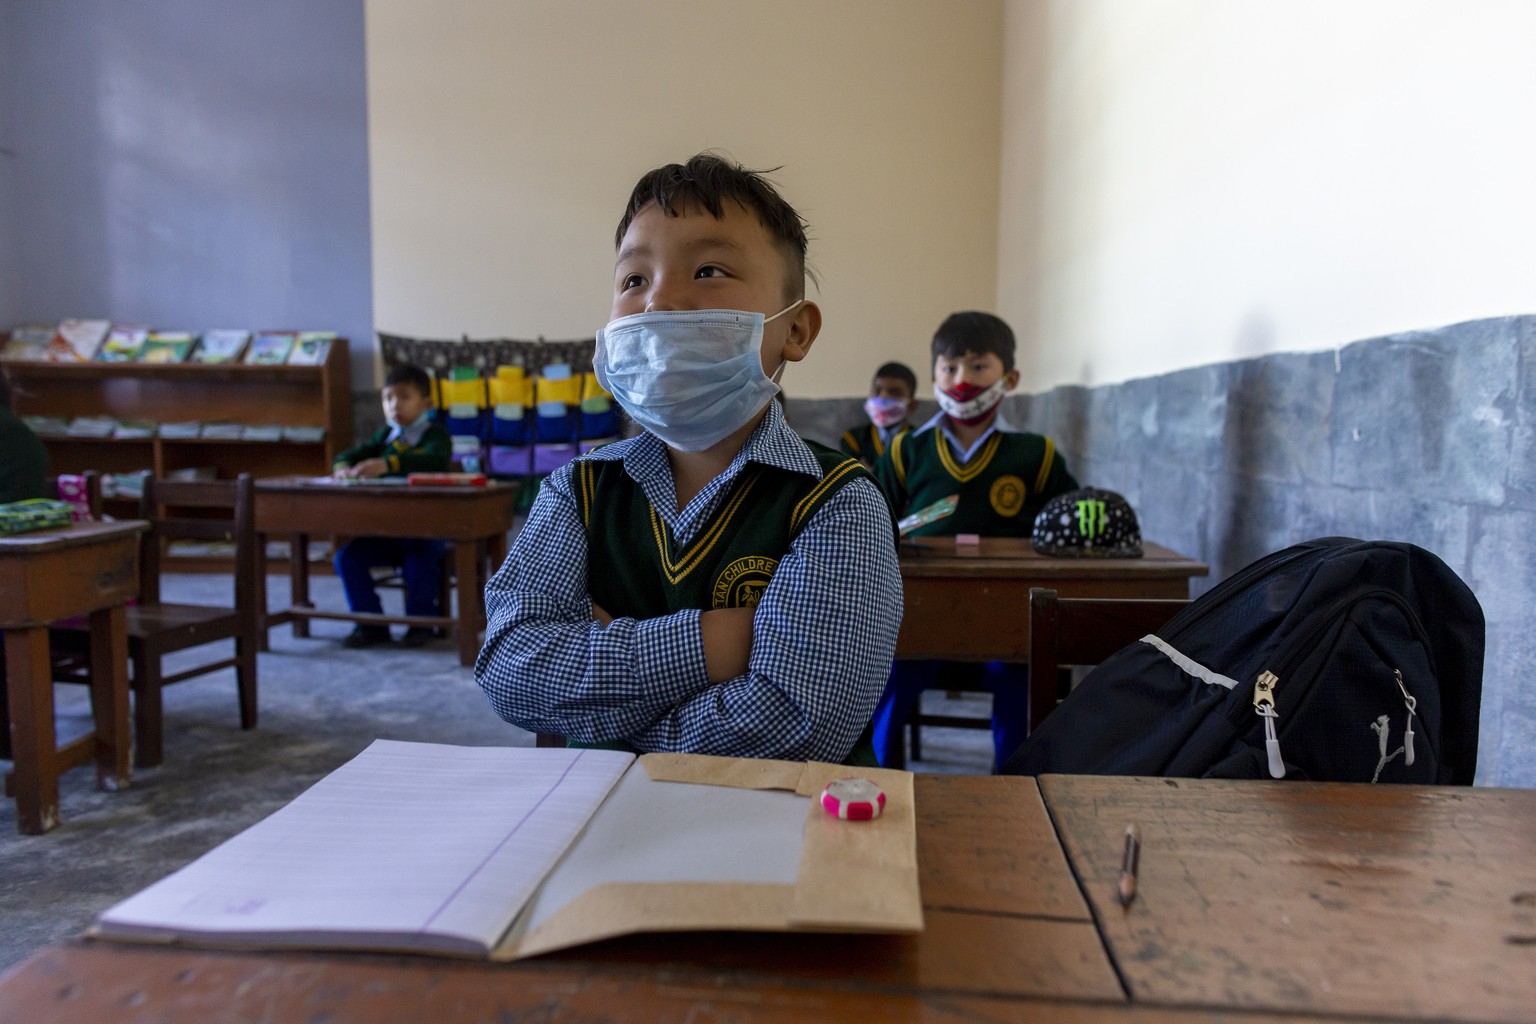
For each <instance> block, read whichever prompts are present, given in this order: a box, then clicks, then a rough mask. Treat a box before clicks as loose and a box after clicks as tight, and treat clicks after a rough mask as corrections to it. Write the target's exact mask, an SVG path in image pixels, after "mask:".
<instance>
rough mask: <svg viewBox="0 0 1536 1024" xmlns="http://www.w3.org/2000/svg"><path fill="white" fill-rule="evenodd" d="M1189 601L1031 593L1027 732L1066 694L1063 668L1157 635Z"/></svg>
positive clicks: (1038, 590) (1042, 589) (1094, 662)
mask: <svg viewBox="0 0 1536 1024" xmlns="http://www.w3.org/2000/svg"><path fill="white" fill-rule="evenodd" d="M1187 604H1189V602H1188V601H1178V600H1151V599H1132V598H1086V597H1057V596H1056V591H1054V590H1049V589H1047V588H1045V587H1031V588H1030V591H1029V729H1030V732H1033V731H1034V730H1035V729H1037V728H1039V726H1040V723H1041V722H1043V721H1044V720H1045V716H1046V715H1048V714H1050V713H1051V711H1053V710H1054V709H1055V707H1056V703H1057V701H1058V700H1059V699H1060V698H1061V697H1062V696H1063V692H1062V686H1061V679H1060V670H1061V669H1062V668H1063V667H1065V666H1069V665H1097V664H1098V663H1099V662H1101V661H1103V660H1104V659H1105V658H1107V657H1109V656H1110V655H1111V654H1114V653H1115V652H1116V651H1118V650H1120V649H1121V648H1122V647H1126V646H1128V645H1130V644H1133V643H1135V642H1136V641H1138V640H1140V639H1141V638H1142V637H1144V636H1146V635H1147V634H1148V633H1156V632H1157V631H1158V630H1159V629H1161V628H1162V627H1163V626H1164V625H1165V624H1167V622H1168V620H1169V619H1171V618H1173V617H1174V615H1176V614H1177V613H1178V612H1179V611H1180V610H1181V609H1182V608H1184V606H1186V605H1187Z"/></svg>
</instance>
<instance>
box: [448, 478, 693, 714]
mask: <svg viewBox="0 0 1536 1024" xmlns="http://www.w3.org/2000/svg"><path fill="white" fill-rule="evenodd" d="M573 466H574V464H567V465H566V466H563V467H561V468H560V469H559V470H558V471H556V472H555V473H553V474H551V475H550V476H549V477H547V478H546V479H545V480H544V482H543V484H542V485H541V487H540V488H539V497H538V500H537V501H535V502H534V506H533V509H532V511H531V512H530V513H529V515H528V521H527V523H526V524H524V526H523V528H522V530H521V532H519V533H518V535H517V539H516V540H515V541H514V542H513V545H512V550H511V553H510V554H509V555H508V557H507V560H506V562H505V563H503V565H502V567H501V568H500V570H498V571H497V572H496V574H495V575H494V576H493V577H492V578H491V580H490V582H489V583H488V584H487V585H486V588H485V610H486V620H487V623H486V632H485V644H484V646H482V647H481V649H480V655H479V657H478V658H476V660H475V681H476V682H477V683H478V684H479V685H480V688H481V689H482V690H484V691H485V695H486V697H487V698H488V699H489V700H490V703H491V707H492V708H494V709H495V711H496V713H497V714H498V715H500V716H501V717H502V718H504V719H505V720H507V721H508V722H511V723H512V724H514V725H517V726H521V727H522V728H524V729H527V730H529V731H530V732H547V733H556V734H558V735H561V736H568V737H570V738H572V739H575V740H578V741H580V742H584V743H603V742H608V741H611V740H617V739H624V738H627V737H630V736H633V735H635V734H637V733H639V732H641V731H642V730H644V729H646V728H647V727H649V726H650V725H651V724H652V723H654V722H655V721H656V720H657V719H658V718H660V717H661V716H662V715H664V714H665V713H667V712H668V711H670V710H671V709H673V708H675V707H676V706H678V705H679V704H682V703H683V702H685V701H687V700H689V699H691V698H693V697H695V696H697V695H698V694H699V693H702V692H703V691H704V690H705V689H707V688H708V686H709V676H708V673H707V672H706V669H705V664H704V644H703V640H702V638H701V637H700V634H699V613H698V612H697V611H682V612H678V613H676V614H673V615H667V616H663V617H661V618H655V619H646V620H636V619H617V620H615V621H614V622H613V623H612V624H611V625H609V626H606V627H604V626H602V625H600V624H599V623H597V622H596V621H594V620H593V618H592V598H591V595H590V594H589V593H588V591H587V535H586V530H585V529H583V527H582V525H581V519H580V516H579V514H578V511H577V508H576V502H575V500H574V499H573V497H572V495H571V473H572V468H573Z"/></svg>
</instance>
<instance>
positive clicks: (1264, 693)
mask: <svg viewBox="0 0 1536 1024" xmlns="http://www.w3.org/2000/svg"><path fill="white" fill-rule="evenodd" d="M1279 685H1280V677H1279V676H1277V675H1275V674H1274V673H1273V672H1271V671H1269V670H1268V669H1265V670H1264V671H1263V672H1260V673H1259V678H1258V679H1256V680H1254V683H1253V710H1254V712H1255V713H1256V714H1258V716H1259V717H1260V718H1262V719H1264V751H1265V753H1267V754H1268V755H1269V774H1270V775H1271V776H1272V777H1273V778H1276V779H1283V778H1285V759H1284V758H1282V757H1281V756H1280V737H1279V735H1278V734H1277V733H1276V732H1275V721H1276V720H1277V719H1279V717H1280V713H1279V712H1278V711H1276V710H1275V687H1277V686H1279Z"/></svg>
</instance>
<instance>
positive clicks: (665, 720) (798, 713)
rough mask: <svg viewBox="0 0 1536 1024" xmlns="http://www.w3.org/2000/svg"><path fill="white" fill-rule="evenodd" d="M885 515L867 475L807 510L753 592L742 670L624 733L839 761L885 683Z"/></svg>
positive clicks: (897, 598)
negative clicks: (759, 590)
mask: <svg viewBox="0 0 1536 1024" xmlns="http://www.w3.org/2000/svg"><path fill="white" fill-rule="evenodd" d="M901 612H902V591H901V573H900V569H899V567H898V565H897V560H896V547H895V545H894V544H893V543H892V540H891V514H890V510H889V509H888V508H887V506H886V504H885V499H884V498H883V497H882V495H881V493H880V490H879V488H878V487H876V486H875V485H874V484H873V483H872V482H871V481H869V480H868V479H867V478H860V479H856V480H853V481H850V482H849V483H848V484H847V485H846V486H844V487H843V488H842V489H841V490H839V491H838V492H837V494H835V495H833V496H832V498H830V499H829V500H828V501H827V503H826V504H825V505H823V506H822V508H821V509H820V510H819V511H818V512H817V513H816V515H814V516H813V517H811V520H810V522H809V523H807V524H806V526H805V528H804V529H802V530H801V532H800V534H799V536H797V537H796V538H795V539H794V541H792V542H791V544H790V549H789V552H788V553H787V554H786V555H785V556H784V557H783V558H782V559H780V560H779V564H778V566H777V567H776V568H775V569H774V573H773V576H772V578H771V579H770V580H769V583H768V586H767V588H766V589H765V590H764V592H763V596H762V599H761V600H760V601H759V602H758V605H757V610H756V613H755V615H754V616H753V623H752V631H753V636H752V654H751V657H750V659H749V661H748V671H747V673H746V674H745V675H742V676H738V677H737V678H735V679H732V680H729V681H727V682H724V683H720V684H717V685H713V686H709V687H707V688H706V689H704V690H702V691H701V692H699V693H697V694H694V695H692V696H690V697H689V698H687V699H686V700H683V701H681V702H679V703H678V704H677V705H676V706H675V707H674V708H671V709H669V710H668V711H667V712H666V713H664V714H662V715H661V716H659V717H658V718H657V719H656V720H655V721H654V722H652V723H650V724H649V725H648V726H647V727H646V728H645V729H643V730H642V731H640V732H638V733H636V734H635V735H633V736H631V737H629V739H630V742H631V743H632V744H633V745H634V746H635V747H637V748H639V749H640V750H647V751H650V750H686V751H691V752H694V753H701V754H720V755H728V756H738V757H777V758H784V759H787V760H797V761H798V760H819V761H828V762H832V763H837V762H840V761H841V760H842V759H843V758H844V757H846V756H847V755H848V752H849V751H850V750H851V749H852V748H853V744H854V742H855V741H856V740H857V739H858V737H859V734H860V733H861V732H862V731H863V729H864V727H865V726H866V725H867V724H868V723H869V720H870V716H871V715H872V714H873V713H874V709H875V704H876V703H877V702H878V701H879V699H880V694H881V693H882V692H883V691H884V689H885V682H886V678H887V676H888V675H889V674H890V668H891V658H892V656H893V655H894V653H895V649H896V633H897V630H898V629H899V628H900V626H901Z"/></svg>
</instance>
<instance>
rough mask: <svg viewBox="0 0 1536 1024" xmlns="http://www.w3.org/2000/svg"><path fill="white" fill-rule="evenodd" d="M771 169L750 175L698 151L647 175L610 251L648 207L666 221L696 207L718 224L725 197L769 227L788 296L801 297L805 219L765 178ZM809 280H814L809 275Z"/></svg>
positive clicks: (637, 186)
mask: <svg viewBox="0 0 1536 1024" xmlns="http://www.w3.org/2000/svg"><path fill="white" fill-rule="evenodd" d="M776 170H778V168H777V167H774V168H771V169H770V170H768V171H753V170H749V169H747V168H746V167H743V166H742V165H741V164H738V163H734V162H732V161H729V160H725V159H722V158H721V157H718V156H716V155H715V154H713V153H699V154H697V155H695V156H691V157H689V158H688V162H687V163H686V164H667V165H666V166H664V167H658V168H656V169H655V170H653V171H647V172H646V173H645V175H644V176H643V177H642V178H641V179H640V180H639V181H638V182H637V183H636V184H635V188H634V191H633V192H631V193H630V194H629V203H628V205H626V206H625V207H624V216H623V217H622V218H620V220H619V229H618V231H616V232H614V236H613V245H614V248H615V249H617V248H618V247H619V246H621V245H623V244H624V232H626V231H628V230H629V225H630V223H631V222H632V221H634V219H635V217H636V216H637V215H638V214H639V213H640V211H641V210H643V209H645V207H646V206H648V205H650V204H651V203H655V204H656V206H657V207H658V208H659V209H660V210H661V212H662V213H664V214H666V215H667V216H669V217H679V216H682V210H683V208H684V207H688V206H697V207H699V208H701V209H704V210H707V211H708V212H709V215H710V216H712V217H714V218H715V219H716V220H719V219H721V218H722V217H724V216H725V205H724V204H725V201H726V200H727V199H729V200H732V201H734V202H736V203H739V204H740V205H741V206H742V208H743V209H745V210H748V211H750V212H752V213H754V214H756V215H757V219H758V220H760V221H761V222H762V224H763V227H765V228H767V229H768V234H769V235H771V236H772V237H773V240H774V241H775V242H777V243H778V244H779V249H780V250H781V251H782V252H783V254H784V262H785V264H786V265H787V266H788V268H789V274H788V280H787V281H786V282H785V284H786V288H787V290H788V293H789V297H790V298H792V299H798V298H802V297H803V296H804V294H805V278H806V269H805V249H806V238H805V218H803V217H801V216H800V214H798V213H796V212H795V208H794V207H793V206H790V205H789V203H787V202H785V201H784V197H783V196H781V195H779V190H778V189H776V188H774V187H773V183H772V182H770V181H769V180H768V178H767V177H766V175H768V174H770V173H772V172H773V171H776ZM812 280H815V276H814V275H812Z"/></svg>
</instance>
